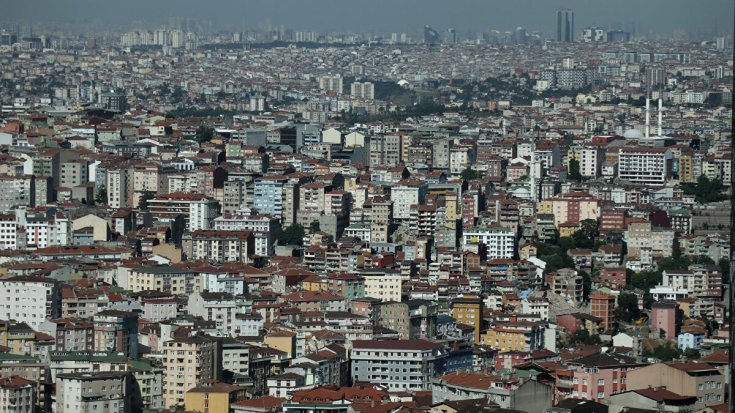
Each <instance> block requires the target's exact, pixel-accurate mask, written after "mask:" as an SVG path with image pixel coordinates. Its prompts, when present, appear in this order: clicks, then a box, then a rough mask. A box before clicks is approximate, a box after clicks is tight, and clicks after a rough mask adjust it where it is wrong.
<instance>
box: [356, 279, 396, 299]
mask: <svg viewBox="0 0 735 413" xmlns="http://www.w3.org/2000/svg"><path fill="white" fill-rule="evenodd" d="M359 275H360V276H361V277H363V278H364V279H365V296H366V297H372V298H377V299H379V300H381V301H397V302H400V301H401V286H402V282H403V278H404V277H403V276H402V275H401V274H400V273H387V272H379V273H360V274H359Z"/></svg>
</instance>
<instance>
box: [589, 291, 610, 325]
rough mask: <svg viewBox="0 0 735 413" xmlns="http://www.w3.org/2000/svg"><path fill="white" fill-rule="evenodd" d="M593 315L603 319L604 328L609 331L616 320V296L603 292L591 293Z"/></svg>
mask: <svg viewBox="0 0 735 413" xmlns="http://www.w3.org/2000/svg"><path fill="white" fill-rule="evenodd" d="M590 305H591V307H592V315H593V316H595V317H600V318H601V319H602V328H603V329H604V331H608V330H610V329H611V328H612V327H613V323H614V322H615V296H612V295H610V294H603V293H593V294H592V295H590Z"/></svg>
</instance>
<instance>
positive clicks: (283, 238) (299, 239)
mask: <svg viewBox="0 0 735 413" xmlns="http://www.w3.org/2000/svg"><path fill="white" fill-rule="evenodd" d="M304 233H305V232H304V227H303V226H301V225H299V224H292V225H290V226H288V227H286V228H285V229H284V228H278V229H277V230H276V233H275V237H276V239H277V240H278V244H279V245H299V246H301V245H304Z"/></svg>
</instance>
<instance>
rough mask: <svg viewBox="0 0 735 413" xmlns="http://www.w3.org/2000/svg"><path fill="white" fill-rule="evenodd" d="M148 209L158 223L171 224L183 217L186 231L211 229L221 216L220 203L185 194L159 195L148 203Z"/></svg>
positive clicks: (192, 194)
mask: <svg viewBox="0 0 735 413" xmlns="http://www.w3.org/2000/svg"><path fill="white" fill-rule="evenodd" d="M136 205H137V204H136ZM148 209H149V211H150V212H151V215H152V216H153V218H154V219H155V220H157V221H158V222H171V221H174V220H175V219H176V218H177V217H178V216H179V215H181V216H182V217H183V218H184V222H185V224H186V231H197V230H206V229H211V228H212V224H213V222H214V219H215V218H216V217H218V216H219V202H218V201H216V200H214V199H212V198H208V197H206V196H204V195H201V194H194V193H185V192H174V193H171V194H164V195H158V196H156V197H155V198H153V199H151V200H149V201H148Z"/></svg>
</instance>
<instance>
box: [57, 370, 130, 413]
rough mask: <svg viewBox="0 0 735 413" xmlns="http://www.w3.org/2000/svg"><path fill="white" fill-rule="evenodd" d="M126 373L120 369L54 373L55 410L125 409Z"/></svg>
mask: <svg viewBox="0 0 735 413" xmlns="http://www.w3.org/2000/svg"><path fill="white" fill-rule="evenodd" d="M129 391H130V374H129V373H128V372H122V371H110V372H97V373H94V374H92V373H64V374H59V375H57V376H56V410H55V411H56V413H76V412H99V413H129V412H130V411H131V410H132V407H133V406H132V403H131V394H130V393H129Z"/></svg>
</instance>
